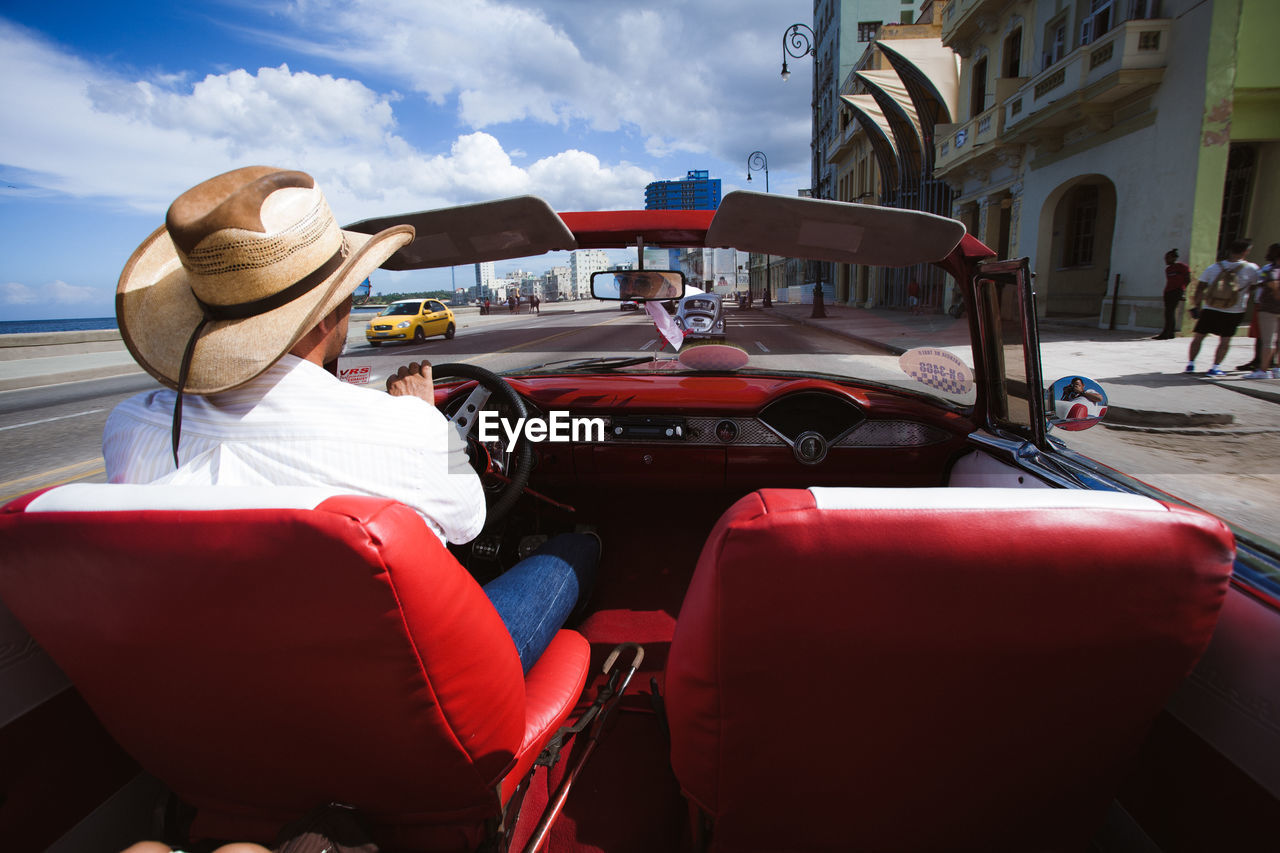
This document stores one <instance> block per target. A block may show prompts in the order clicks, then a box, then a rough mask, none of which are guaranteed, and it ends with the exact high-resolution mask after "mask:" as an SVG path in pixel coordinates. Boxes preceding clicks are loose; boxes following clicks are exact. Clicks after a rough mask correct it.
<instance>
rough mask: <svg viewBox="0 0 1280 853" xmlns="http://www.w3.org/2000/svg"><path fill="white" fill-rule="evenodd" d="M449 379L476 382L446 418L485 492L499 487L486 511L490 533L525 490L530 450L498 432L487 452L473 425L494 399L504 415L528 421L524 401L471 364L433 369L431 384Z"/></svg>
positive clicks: (494, 376) (503, 382) (492, 375)
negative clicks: (495, 445) (496, 444)
mask: <svg viewBox="0 0 1280 853" xmlns="http://www.w3.org/2000/svg"><path fill="white" fill-rule="evenodd" d="M451 376H459V377H462V378H463V379H471V380H473V381H474V382H476V387H475V388H474V389H472V391H471V393H470V394H468V395H467V397H466V399H465V400H463V401H462V405H460V406H458V407H457V409H455V410H454V412H453V414H452V415H447V419H448V421H449V426H450V427H452V428H453V429H455V430H457V432H458V435H459V436H460V437H461V438H462V441H463V443H464V444H466V445H467V446H468V449H469V450H470V451H471V452H472V454H473V455H472V463H473V464H474V465H475V466H476V468H477V470H478V471H479V473H480V479H481V480H482V481H485V488H486V489H489V488H490V485H491V484H492V483H493V482H495V481H496V482H499V483H501V485H500V486H499V487H498V488H497V490H496V492H495V493H494V498H493V500H492V501H490V503H489V511H488V513H487V515H486V518H485V523H484V527H485V530H489V529H491V528H492V527H493V525H494V524H495V523H496V522H498V521H499V520H501V519H502V517H503V516H505V515H506V514H507V513H508V512H510V511H511V508H512V507H514V506H515V505H516V501H518V500H520V496H521V495H522V494H524V489H525V486H527V485H528V484H529V474H530V472H532V471H533V448H532V447H530V446H529V442H527V441H517V442H516V443H515V444H508V438H507V436H506V433H505V432H501V433H500V437H499V439H498V442H499V447H498V448H497V452H496V454H495V453H492V452H490V448H488V447H486V446H485V445H484V444H483V443H481V441H480V438H479V435H478V428H477V426H476V425H477V424H478V423H479V420H480V411H481V410H482V409H483V408H484V407H485V405H486V404H487V403H488V402H489V398H490V397H496V398H497V402H498V404H499V405H500V407H501V408H502V409H504V410H505V411H504V414H505V415H508V416H514V417H516V418H519V419H522V420H523V419H524V418H526V417H528V410H527V409H526V408H525V405H524V399H523V398H522V397H521V396H520V395H519V394H517V393H516V390H515V389H514V388H512V387H511V385H510V384H509V383H508V382H507V381H506V380H505V379H503V378H502V377H501V376H499V375H498V374H496V373H494V372H493V371H492V370H485V369H484V368H483V367H476V366H475V365H474V364H458V363H451V364H436V365H432V367H431V378H432V381H437V380H440V379H445V378H448V377H451ZM451 408H452V407H451Z"/></svg>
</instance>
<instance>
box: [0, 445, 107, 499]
mask: <svg viewBox="0 0 1280 853" xmlns="http://www.w3.org/2000/svg"><path fill="white" fill-rule="evenodd" d="M86 466H88V467H86ZM106 470H107V466H106V463H104V462H103V461H102V457H101V456H99V457H98V458H97V459H86V460H85V461H83V462H76V463H75V464H73V465H64V466H62V467H61V468H54V469H53V470H52V471H44V472H42V473H40V474H31V475H29V476H26V477H19V478H18V479H16V480H9V481H8V482H6V483H0V503H4V502H6V501H11V500H13V499H14V498H16V497H19V496H21V495H25V494H26V493H27V492H34V491H35V490H36V489H43V488H48V487H52V486H61V485H64V484H66V483H72V482H75V481H76V480H83V479H84V478H85V477H92V476H94V475H96V474H103V473H105V472H106ZM73 471H74V472H75V473H71V472H73ZM62 475H65V476H62ZM49 477H53V478H55V479H53V480H49V479H47V478H49ZM59 477H61V479H57V478H59ZM15 488H16V489H17V491H12V490H13V489H15Z"/></svg>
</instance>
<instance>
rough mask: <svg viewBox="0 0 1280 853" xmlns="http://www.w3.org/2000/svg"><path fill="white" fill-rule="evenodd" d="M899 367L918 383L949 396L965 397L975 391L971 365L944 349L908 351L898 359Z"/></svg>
mask: <svg viewBox="0 0 1280 853" xmlns="http://www.w3.org/2000/svg"><path fill="white" fill-rule="evenodd" d="M898 366H899V367H901V368H902V371H903V373H905V374H907V375H908V376H910V377H911V378H912V379H914V380H916V381H917V382H920V383H923V384H925V385H928V386H929V387H930V388H937V389H938V390H939V391H945V392H946V393H948V394H955V395H964V394H968V393H969V392H970V391H971V390H973V371H972V370H971V369H970V368H969V365H967V364H965V363H964V362H963V361H961V360H960V358H959V357H958V356H956V355H954V354H952V353H950V352H947V351H946V350H944V349H934V348H932V347H918V348H916V349H913V350H907V351H906V352H904V353H903V354H902V355H901V356H900V357H899V358H898Z"/></svg>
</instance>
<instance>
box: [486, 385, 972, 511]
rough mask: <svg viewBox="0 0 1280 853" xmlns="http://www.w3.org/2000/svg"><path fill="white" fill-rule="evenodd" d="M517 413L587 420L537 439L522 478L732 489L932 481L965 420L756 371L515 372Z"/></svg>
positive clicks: (959, 443) (548, 483)
mask: <svg viewBox="0 0 1280 853" xmlns="http://www.w3.org/2000/svg"><path fill="white" fill-rule="evenodd" d="M510 382H511V385H512V387H513V388H515V390H516V391H517V392H518V393H519V394H520V395H521V396H522V397H523V398H524V400H525V402H526V406H527V407H528V408H529V409H530V412H529V414H530V415H531V416H535V417H546V415H547V414H548V413H551V412H558V411H567V412H568V413H569V414H570V416H571V417H573V418H575V419H577V418H598V419H599V420H600V421H601V422H602V426H603V429H602V430H601V432H602V434H601V435H597V436H593V437H592V438H591V439H590V440H577V441H570V442H538V443H536V444H535V446H534V449H535V467H534V472H533V478H532V479H531V485H533V486H534V487H535V488H540V489H555V488H575V487H581V488H594V487H606V486H608V487H613V486H617V487H627V488H633V489H645V488H663V489H670V488H679V489H681V490H686V491H696V492H708V491H732V492H742V491H748V490H751V489H756V488H762V487H807V486H811V485H867V486H870V485H884V486H926V485H939V484H941V483H942V482H944V479H945V476H946V470H947V468H948V466H949V464H950V461H951V460H952V459H953V458H954V457H955V456H956V455H957V454H958V453H960V452H961V450H962V448H963V447H964V443H965V436H967V435H968V434H969V433H970V432H971V431H972V425H971V423H970V422H969V421H967V420H966V419H965V418H963V417H962V416H961V415H960V414H959V413H956V412H951V411H947V410H944V409H941V408H936V407H932V406H928V405H926V404H922V403H919V402H916V401H912V400H909V399H907V398H904V397H902V396H899V395H894V394H891V393H888V392H885V391H882V390H878V389H871V388H862V387H853V386H847V385H844V384H840V383H836V382H831V381H826V380H819V379H797V378H792V377H766V376H693V377H689V376H670V375H667V376H636V375H629V374H618V375H609V376H586V377H584V376H581V375H560V376H546V377H542V376H532V377H530V376H526V377H518V378H511V379H510Z"/></svg>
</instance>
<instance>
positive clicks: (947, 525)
mask: <svg viewBox="0 0 1280 853" xmlns="http://www.w3.org/2000/svg"><path fill="white" fill-rule="evenodd" d="M389 222H397V223H398V222H408V223H410V224H413V225H414V226H415V229H416V231H417V235H418V236H417V239H416V240H415V242H414V243H413V244H411V245H410V246H407V247H405V249H404V250H402V251H401V252H400V253H398V254H397V255H396V256H394V257H393V258H392V259H391V260H390V261H389V262H388V263H387V267H388V268H399V269H416V268H423V267H429V266H451V265H457V264H463V263H475V262H479V261H488V260H503V259H507V258H516V257H526V256H538V255H541V254H545V253H547V252H552V251H560V250H568V249H573V248H599V247H608V248H621V249H627V248H637V249H638V250H640V251H643V249H645V248H651V247H672V248H680V247H709V248H720V247H732V248H737V249H739V250H741V251H744V252H752V253H761V254H767V255H777V256H784V257H790V258H803V259H806V260H807V261H815V262H823V263H851V264H864V265H876V266H885V267H891V268H907V267H910V266H912V265H915V266H917V267H924V266H927V267H929V268H930V269H932V270H934V271H935V272H936V275H937V276H938V278H939V280H944V281H946V282H947V283H948V284H949V286H951V287H953V288H954V289H955V292H956V293H957V294H958V295H959V297H960V298H962V299H963V300H964V302H965V304H966V306H967V308H968V310H967V311H966V312H965V314H964V315H963V316H962V317H961V318H959V319H956V318H953V317H950V316H946V317H944V319H945V320H946V322H945V324H944V323H942V321H939V331H938V341H937V347H936V348H934V349H931V350H930V351H928V352H913V353H907V354H902V355H901V356H900V355H899V354H896V353H888V352H883V351H872V350H861V349H860V350H852V351H850V352H840V353H826V352H823V353H819V354H817V355H815V354H814V353H811V352H796V353H777V352H774V353H769V354H760V353H755V352H753V353H752V354H751V356H750V360H749V361H747V360H746V359H745V358H744V359H743V361H744V362H745V367H744V366H738V365H739V362H737V361H735V360H734V359H733V358H732V357H729V356H726V355H725V354H724V353H723V352H721V353H719V354H717V352H716V351H715V350H714V349H711V348H703V349H706V353H704V354H703V356H701V359H702V360H701V361H700V360H698V359H697V358H686V357H685V355H686V354H687V352H691V351H693V350H696V349H699V347H693V346H688V347H686V348H682V349H681V350H680V351H679V352H666V353H664V354H662V355H659V354H657V353H656V352H654V351H652V350H648V351H643V352H636V351H631V352H626V353H620V354H617V355H612V356H610V357H606V358H598V359H587V360H581V361H573V360H569V361H568V362H566V363H563V364H538V365H533V366H530V367H528V368H526V369H521V370H515V371H508V372H504V373H503V374H502V375H497V374H493V373H489V372H488V371H485V370H480V369H477V368H475V367H474V366H472V365H465V364H464V365H439V366H438V370H437V403H438V405H439V406H440V408H441V409H442V411H444V412H445V413H446V414H447V415H448V416H449V417H450V419H451V422H452V424H453V425H454V427H455V429H457V430H458V432H459V434H460V435H462V436H463V437H465V438H466V440H467V441H468V445H469V448H470V452H471V459H472V462H473V464H474V465H475V466H476V467H477V470H478V471H480V472H481V473H482V475H483V477H484V479H485V481H486V484H487V487H489V488H490V490H491V510H490V517H491V521H490V523H489V525H487V526H486V529H485V531H484V533H482V534H481V536H480V537H479V538H478V539H477V540H476V541H475V542H473V543H469V544H467V545H461V546H458V545H451V546H449V547H448V548H446V547H444V546H441V545H440V544H439V542H438V540H437V539H436V537H435V536H434V535H432V534H431V533H430V532H429V531H428V529H427V528H426V526H425V525H424V524H423V523H422V521H421V519H420V518H419V517H418V516H417V515H416V514H415V513H414V512H412V511H411V510H409V509H408V508H406V507H404V506H402V505H400V504H397V503H395V502H393V501H389V500H386V499H383V498H378V497H372V496H367V495H352V494H344V493H342V492H341V491H340V490H331V489H315V488H287V487H274V488H254V489H245V488H230V487H217V486H213V487H170V486H158V485H150V486H124V485H109V484H100V485H83V484H80V485H77V484H72V485H65V486H60V487H55V488H53V489H49V490H45V491H41V492H36V493H32V494H30V495H27V496H24V497H22V498H19V499H16V500H14V501H12V502H10V503H9V504H7V505H6V506H4V507H3V508H0V537H3V543H4V548H3V554H2V555H0V599H2V600H3V603H4V606H5V608H7V610H0V625H5V626H9V627H7V628H6V630H8V631H9V635H15V632H16V636H18V637H19V639H18V641H17V642H20V643H22V644H23V645H22V647H23V649H25V650H26V651H25V652H24V654H25V655H26V658H28V659H29V660H28V661H27V663H26V664H25V665H24V668H19V667H11V668H10V672H9V674H8V675H6V676H5V677H6V678H7V679H8V681H7V682H6V684H8V685H13V686H14V691H15V692H14V693H13V694H12V695H13V696H14V697H18V698H15V699H14V704H16V705H20V708H21V712H20V713H16V714H11V715H10V718H9V720H8V722H7V724H6V725H5V728H4V731H3V740H0V744H2V745H3V748H4V752H2V753H0V766H2V767H3V768H4V769H3V770H0V774H3V779H2V780H0V781H2V782H3V784H4V786H5V797H6V799H5V800H4V801H3V802H0V838H5V839H8V843H5V844H0V847H4V849H6V850H18V851H22V850H39V849H46V848H49V849H57V850H61V851H73V850H74V851H78V850H118V849H123V847H125V846H128V844H130V843H133V842H135V841H139V840H142V839H155V840H161V841H163V842H165V843H167V844H171V845H173V846H175V847H179V848H180V849H186V850H193V849H194V850H202V849H206V848H207V849H212V848H213V847H215V846H217V844H219V843H221V842H224V841H235V840H243V841H255V842H258V843H263V844H267V845H271V844H272V843H274V842H276V841H277V839H278V835H279V833H280V831H281V829H282V828H283V827H285V826H286V825H289V824H290V823H292V822H294V821H297V820H298V819H300V818H303V817H305V816H306V815H307V814H309V813H312V812H313V811H314V810H315V809H318V808H323V807H326V806H330V804H336V805H333V806H331V807H332V808H343V809H350V810H352V813H353V814H354V815H355V816H356V817H357V818H358V819H359V821H360V823H361V824H362V825H363V827H364V828H365V830H366V831H367V832H368V835H369V837H370V838H371V839H372V840H373V841H374V842H375V843H376V844H377V845H378V849H381V850H384V851H392V850H408V851H442V850H450V851H452V850H507V849H510V850H528V851H533V850H552V851H573V852H574V853H585V852H586V851H665V850H670V851H702V850H714V851H773V850H797V851H810V850H814V851H816V850H865V851H950V850H975V851H976V850H982V851H1031V850H1036V851H1039V850H1053V851H1058V850H1063V851H1066V850H1091V849H1092V850H1156V851H1159V850H1170V851H1172V850H1199V849H1205V850H1208V849H1223V850H1251V849H1264V847H1263V846H1255V844H1254V842H1255V841H1256V840H1257V839H1258V838H1260V837H1261V835H1262V834H1263V833H1264V828H1265V827H1267V826H1268V819H1269V818H1271V817H1275V816H1276V815H1277V805H1276V802H1277V801H1276V788H1275V787H1273V785H1274V783H1275V779H1274V773H1272V775H1270V776H1269V775H1268V773H1269V772H1270V771H1268V770H1267V769H1266V768H1267V767H1271V766H1272V765H1271V762H1270V759H1271V758H1274V757H1275V756H1276V755H1277V751H1276V744H1277V740H1276V739H1275V736H1274V733H1273V734H1272V735H1267V734H1266V733H1265V732H1264V733H1263V734H1261V735H1259V736H1256V737H1252V738H1250V737H1248V736H1247V732H1246V730H1245V729H1244V728H1242V726H1241V724H1240V720H1241V719H1242V718H1247V717H1248V709H1247V708H1246V709H1245V712H1244V717H1240V716H1236V717H1233V716H1231V714H1230V713H1229V712H1225V711H1222V710H1221V708H1219V706H1211V705H1210V704H1209V703H1208V702H1207V701H1206V700H1205V699H1204V698H1203V695H1204V691H1205V690H1207V691H1208V692H1209V693H1213V694H1214V695H1218V694H1224V693H1227V694H1229V693H1230V692H1231V691H1233V690H1234V691H1235V695H1236V696H1241V695H1246V693H1245V691H1253V692H1251V693H1247V695H1250V696H1257V695H1267V691H1272V692H1274V690H1275V689H1276V688H1275V685H1274V684H1272V683H1271V682H1272V681H1274V674H1275V670H1274V669H1270V670H1269V669H1268V667H1269V666H1270V663H1268V661H1271V662H1274V660H1275V658H1274V652H1273V651H1272V652H1267V651H1265V649H1268V648H1269V649H1275V648H1277V647H1280V646H1277V644H1276V643H1274V642H1272V641H1275V640H1276V639H1277V637H1280V608H1277V607H1276V604H1275V602H1274V601H1271V600H1269V599H1268V598H1267V596H1266V595H1265V594H1263V593H1260V592H1259V590H1258V588H1256V587H1254V586H1251V585H1249V584H1246V583H1244V581H1243V579H1242V576H1241V571H1239V569H1238V566H1239V565H1240V561H1241V560H1242V559H1243V557H1242V551H1246V550H1248V549H1247V548H1241V547H1240V546H1238V543H1237V541H1236V538H1235V536H1234V535H1233V531H1232V529H1231V528H1230V527H1229V526H1228V525H1227V524H1225V523H1224V522H1222V521H1220V520H1218V519H1216V518H1214V517H1213V516H1211V515H1209V514H1207V513H1205V512H1202V511H1200V510H1198V509H1196V508H1194V507H1189V506H1186V505H1185V504H1184V503H1182V502H1180V501H1178V500H1176V499H1173V498H1171V497H1169V496H1168V495H1162V494H1158V493H1156V492H1155V491H1154V490H1152V489H1149V488H1144V487H1142V486H1141V484H1138V483H1136V481H1132V480H1129V479H1127V478H1124V477H1123V476H1122V475H1120V474H1119V472H1113V471H1110V470H1109V469H1103V468H1102V467H1101V466H1097V465H1090V464H1088V463H1087V462H1086V461H1083V460H1081V459H1079V458H1073V457H1072V456H1071V455H1070V454H1067V453H1064V452H1062V451H1061V450H1060V449H1058V448H1055V446H1054V444H1053V442H1052V441H1051V439H1050V437H1047V436H1046V429H1047V427H1046V420H1045V419H1046V413H1045V411H1044V408H1045V401H1044V395H1043V394H1042V393H1041V392H1040V391H1039V389H1040V388H1042V387H1043V386H1044V383H1043V381H1042V379H1041V377H1040V375H1039V361H1038V350H1037V344H1036V339H1035V322H1034V317H1035V313H1034V312H1035V308H1034V302H1033V299H1032V292H1031V287H1030V280H1029V276H1027V275H1026V265H1025V263H1019V262H995V261H992V260H991V252H990V251H989V250H988V249H986V247H985V246H983V245H982V244H981V243H979V242H978V241H976V240H974V239H973V238H972V237H971V236H968V235H966V234H965V233H964V229H963V226H962V225H960V223H958V222H954V221H952V220H947V219H942V218H940V217H934V216H930V215H928V214H919V213H915V212H911V211H901V210H893V209H887V208H877V207H872V206H866V205H858V204H843V203H838V202H828V201H820V200H814V199H802V198H783V197H776V196H769V195H765V194H757V193H734V194H730V195H728V196H726V197H725V199H724V201H723V202H722V204H721V207H720V209H719V210H718V211H716V212H714V213H712V212H709V211H706V212H703V211H695V212H680V211H611V212H602V213H563V214H557V213H555V212H553V211H552V210H551V209H550V208H549V207H547V206H546V205H545V203H542V202H541V201H539V200H537V199H529V198H523V199H510V200H504V201H499V202H491V203H486V204H482V205H471V206H467V207H464V208H454V209H450V210H448V211H428V212H424V213H419V214H408V215H402V216H396V217H388V218H384V219H379V220H370V221H367V222H364V223H357V225H355V226H351V227H354V228H357V229H358V230H369V231H374V230H377V229H379V228H381V227H385V226H386V224H387V223H389ZM641 257H643V256H641ZM670 280H671V279H670V277H669V276H668V278H667V279H666V282H667V283H668V284H664V287H667V286H668V285H669V282H670ZM617 298H621V294H619V295H618V297H617ZM639 298H640V301H642V302H643V301H644V299H643V295H641V297H639ZM653 298H654V300H655V301H656V300H657V299H658V298H659V293H658V291H657V290H655V291H654V294H653ZM662 298H664V299H665V298H671V295H670V293H669V292H666V291H664V292H663V293H662ZM743 310H744V311H746V310H747V309H743ZM640 313H643V312H640ZM608 318H609V320H611V321H614V322H618V323H636V324H637V328H639V323H640V321H641V320H644V319H646V318H642V317H637V316H636V314H634V313H628V314H619V312H616V311H612V312H609V315H608ZM729 331H730V339H729V343H730V344H732V343H734V339H733V337H732V332H733V326H730V328H729ZM648 338H656V334H651V333H650V334H648ZM819 355H820V356H821V357H823V358H826V357H827V356H828V355H829V356H830V360H829V361H823V362H821V364H822V365H827V364H838V365H842V366H844V367H847V368H848V370H847V371H846V372H841V370H836V369H832V368H829V367H826V366H818V365H819V362H816V361H812V359H814V358H817V357H818V356H819ZM922 365H923V366H922ZM842 369H843V368H842ZM484 408H491V409H496V410H498V411H499V412H502V413H504V414H505V415H510V416H521V417H526V416H533V415H542V416H547V415H550V414H552V413H555V412H568V413H570V414H571V415H572V416H574V417H579V418H586V419H597V418H598V419H600V421H601V422H602V423H603V426H604V430H603V434H602V435H601V436H599V437H597V438H581V439H577V440H571V441H565V442H544V443H534V442H528V441H516V442H514V443H512V442H511V441H510V440H509V439H508V440H499V441H497V442H486V441H482V440H480V439H479V438H477V435H476V432H475V414H476V412H477V410H479V409H484ZM584 526H586V527H588V528H590V529H595V530H597V531H598V532H599V533H600V535H601V538H602V540H603V542H604V554H603V558H602V563H601V567H600V577H599V581H598V585H597V587H596V589H595V590H594V593H593V595H592V597H591V600H590V602H589V606H588V608H587V610H586V612H585V613H583V614H581V616H580V617H579V618H576V619H575V620H574V621H572V622H571V624H570V625H568V626H566V628H565V629H564V630H562V631H561V632H560V633H559V634H558V635H557V637H556V639H555V641H554V643H553V645H552V647H551V648H550V650H549V651H548V652H547V653H546V654H545V655H544V656H543V658H542V659H541V660H540V661H539V662H538V663H537V664H536V666H535V667H534V668H533V669H532V670H531V671H530V672H529V673H528V675H527V676H524V675H522V674H521V667H520V663H519V660H518V657H517V655H516V652H515V648H514V645H513V644H512V643H511V641H510V637H509V635H507V634H506V631H505V628H504V627H503V625H502V623H501V621H500V619H499V618H498V616H497V614H496V612H495V611H494V610H493V608H492V607H491V606H490V605H489V603H488V600H487V598H486V597H485V595H484V594H483V592H482V590H481V588H480V586H479V583H482V582H484V581H485V580H486V579H488V578H489V577H492V576H494V575H495V574H497V573H499V572H501V571H503V570H504V569H505V568H507V567H509V566H510V565H511V564H513V563H514V562H515V561H516V560H517V559H519V556H520V554H521V553H523V551H524V550H525V549H526V547H527V546H528V544H529V543H531V542H536V541H538V540H539V538H540V537H542V536H546V535H551V534H554V533H556V532H560V531H564V530H573V529H582V528H583V527H584ZM1251 553H1252V552H1251ZM1246 556H1247V555H1246ZM1248 558H1249V559H1253V557H1252V556H1249V557H1248ZM1233 569H1236V572H1235V574H1233ZM10 612H11V613H12V617H10V616H9V613H10ZM5 620H7V621H5ZM10 623H11V624H10ZM25 632H29V634H30V638H31V639H28V638H27V637H26V633H25ZM9 635H6V637H7V636H9ZM1260 648H1261V649H1263V650H1264V651H1262V652H1261V653H1259V652H1258V651H1257V650H1258V649H1260ZM46 655H47V658H46ZM31 661H39V662H40V663H39V667H42V668H37V666H36V665H35V664H34V663H31ZM1205 662H1211V663H1212V666H1213V670H1212V671H1211V672H1206V671H1205V669H1204V667H1205V665H1206V663H1205ZM1198 663H1199V668H1197V665H1198ZM55 665H56V666H55ZM1268 672H1269V675H1268ZM37 673H38V674H37ZM0 674H3V673H2V672H0ZM61 678H65V680H66V681H60V680H59V679H61ZM1215 679H1216V682H1215ZM67 683H69V684H70V685H71V687H68V686H67ZM1205 685H1208V687H1207V688H1206V687H1205ZM1259 685H1261V686H1259ZM1224 707H1225V706H1224ZM1215 709H1217V710H1216V711H1215ZM1215 714H1216V716H1215ZM1224 732H1226V733H1227V734H1225V735H1224ZM1231 737H1235V741H1233V742H1228V740H1229V739H1230V738H1231ZM1224 738H1226V740H1224ZM1259 767H1261V768H1262V769H1258V768H1259ZM1272 770H1274V767H1272ZM1215 789H1216V790H1215ZM202 845H203V846H202Z"/></svg>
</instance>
